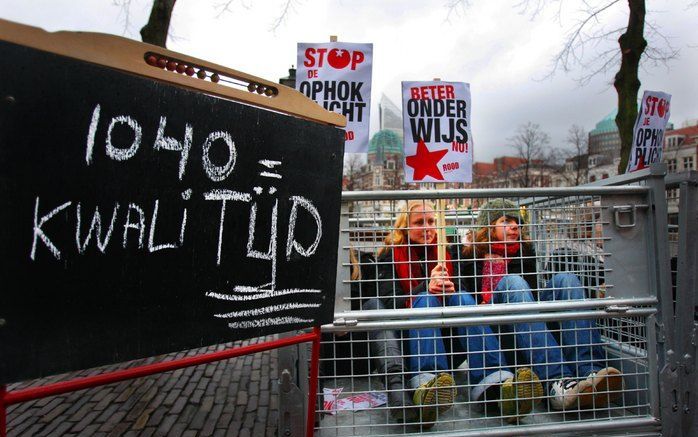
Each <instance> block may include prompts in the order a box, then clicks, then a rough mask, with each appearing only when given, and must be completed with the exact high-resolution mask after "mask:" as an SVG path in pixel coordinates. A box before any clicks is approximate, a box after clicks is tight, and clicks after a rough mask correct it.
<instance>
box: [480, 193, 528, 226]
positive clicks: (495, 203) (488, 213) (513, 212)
mask: <svg viewBox="0 0 698 437" xmlns="http://www.w3.org/2000/svg"><path fill="white" fill-rule="evenodd" d="M502 216H507V217H511V218H515V219H516V220H517V221H518V222H519V224H522V223H523V222H524V219H523V216H522V215H521V210H520V209H519V207H518V206H516V204H515V203H514V202H512V201H511V200H507V199H494V200H490V201H489V202H487V203H485V204H484V205H482V207H481V208H480V212H479V213H478V215H477V225H478V226H479V227H481V228H482V227H485V226H487V225H489V224H490V223H492V222H493V221H495V220H497V219H498V218H499V217H502Z"/></svg>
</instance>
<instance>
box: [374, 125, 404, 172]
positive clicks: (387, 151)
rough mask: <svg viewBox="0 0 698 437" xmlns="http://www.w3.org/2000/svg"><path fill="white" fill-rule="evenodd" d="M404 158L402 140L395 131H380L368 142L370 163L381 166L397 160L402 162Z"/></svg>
mask: <svg viewBox="0 0 698 437" xmlns="http://www.w3.org/2000/svg"><path fill="white" fill-rule="evenodd" d="M402 156H403V148H402V138H400V136H399V135H398V134H397V133H395V132H394V131H393V130H389V129H383V130H381V131H378V132H376V134H375V135H373V137H372V138H371V140H370V141H369V142H368V162H372V163H376V164H381V163H384V162H386V161H387V160H389V159H395V158H397V159H398V160H400V162H402Z"/></svg>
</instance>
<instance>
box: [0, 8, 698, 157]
mask: <svg viewBox="0 0 698 437" xmlns="http://www.w3.org/2000/svg"><path fill="white" fill-rule="evenodd" d="M518 2H519V1H518V0H516V1H505V0H497V1H486V0H470V1H469V3H470V6H469V7H468V8H467V9H466V10H463V9H459V10H457V11H455V13H453V14H451V15H450V16H449V14H448V12H449V11H448V9H447V8H446V7H445V6H444V5H445V3H446V0H438V1H419V0H385V1H382V0H328V1H323V0H298V1H296V3H295V4H294V7H293V10H290V11H289V12H288V14H287V15H286V20H285V21H284V22H283V23H282V24H281V25H280V26H279V27H278V28H277V29H276V30H275V31H272V30H270V29H271V27H272V25H273V23H274V21H275V19H276V18H277V17H278V16H279V15H280V14H281V11H280V8H281V7H282V6H283V4H285V1H282V0H266V1H253V0H247V1H243V0H237V1H233V2H231V3H232V5H231V11H230V12H222V11H221V10H220V8H219V7H217V5H220V4H222V3H224V0H178V1H177V4H176V6H175V9H174V14H173V19H172V23H171V27H170V39H169V41H168V48H169V49H171V50H174V51H178V52H182V53H186V54H188V55H192V56H195V57H198V58H202V59H205V60H209V61H212V62H215V63H218V64H222V65H225V66H227V67H230V68H233V69H236V70H241V71H244V72H246V73H250V74H253V75H256V76H260V77H263V78H265V79H268V80H272V81H278V78H279V77H282V76H286V75H287V70H288V68H289V67H290V66H291V65H295V63H296V43H298V42H326V41H328V40H329V36H330V35H337V36H338V37H339V40H340V41H346V42H359V43H365V42H370V43H373V50H374V66H373V93H372V99H373V105H372V109H371V112H372V115H373V117H372V126H371V130H372V132H375V131H376V130H377V124H378V123H377V114H378V111H377V103H378V101H379V100H380V97H381V95H382V94H386V95H387V96H388V97H389V98H390V99H391V100H393V102H394V103H395V104H396V105H398V107H399V106H400V105H401V104H400V82H401V81H403V80H431V79H432V78H435V77H439V78H441V79H442V80H445V81H462V82H468V83H470V86H471V92H472V99H473V106H472V108H473V112H472V126H473V137H474V142H475V159H476V160H477V161H491V160H492V159H493V158H494V157H496V156H500V155H504V154H511V153H512V152H513V151H512V149H511V148H510V147H508V146H507V145H508V144H509V141H508V140H507V139H508V138H511V137H512V136H513V135H514V134H515V131H516V128H517V127H518V126H519V125H521V124H523V123H526V122H528V121H531V122H534V123H538V124H539V125H540V126H541V128H542V129H543V130H544V131H546V132H548V133H549V134H550V136H551V138H552V141H551V143H552V145H555V146H564V145H565V138H566V132H567V130H568V129H569V127H570V126H571V125H572V124H579V125H581V126H583V127H584V128H585V129H586V130H587V131H588V130H591V129H593V128H594V125H595V123H596V122H598V121H599V120H601V119H602V118H603V117H604V116H606V115H607V114H608V113H609V112H611V111H612V110H613V109H614V108H615V106H616V94H615V90H614V89H613V87H612V86H611V82H612V80H613V75H614V74H615V71H616V68H613V69H611V71H608V72H607V73H605V74H603V75H599V76H596V77H595V78H594V79H593V80H592V81H591V82H590V83H588V84H586V85H584V86H580V85H579V84H578V83H577V82H576V81H575V79H576V78H578V77H580V76H582V75H583V74H584V73H585V70H584V69H583V68H577V69H575V70H573V71H571V72H569V73H565V72H563V71H558V72H557V73H556V74H555V75H554V76H553V77H552V78H545V76H546V75H548V73H549V72H550V71H551V59H552V57H553V56H554V54H555V53H556V52H557V51H558V50H559V49H560V48H561V47H562V44H563V43H564V41H565V34H566V32H568V31H569V29H570V28H571V26H572V25H573V24H574V23H575V22H576V21H577V20H579V19H581V18H582V17H583V15H582V14H581V13H580V12H579V11H578V10H577V7H579V6H580V5H581V2H577V1H568V2H566V3H563V5H564V8H563V9H562V10H561V18H562V23H559V22H558V21H556V19H555V15H554V13H555V12H557V10H558V8H557V6H556V5H553V6H552V7H548V8H547V9H545V10H544V11H542V12H541V13H540V14H538V16H537V17H536V18H535V19H531V14H530V13H529V14H521V13H519V10H517V9H514V8H513V6H512V5H513V4H515V3H518ZM120 3H123V2H120ZM130 3H131V6H130V8H129V15H128V17H127V16H126V15H125V14H124V10H123V8H122V7H120V6H119V5H118V4H115V2H114V1H110V0H45V1H42V0H0V17H1V18H4V19H8V20H13V21H17V22H21V23H24V24H31V25H34V26H39V27H42V28H44V29H46V30H50V31H55V30H81V31H93V32H104V33H111V34H116V35H122V36H126V37H128V38H133V39H139V38H140V35H139V33H138V31H139V29H140V28H141V27H142V26H143V25H144V24H145V22H146V20H147V17H148V14H149V12H150V6H151V4H152V2H151V1H146V0H131V2H130ZM532 3H536V2H532ZM647 3H648V5H647V9H648V14H647V18H648V20H649V21H650V22H651V23H652V24H653V25H654V26H656V27H658V28H660V29H662V32H663V33H664V35H665V36H666V37H668V38H669V40H670V41H671V44H672V45H673V46H674V48H676V49H679V50H680V54H679V57H678V59H675V60H673V61H671V62H670V63H669V65H668V67H667V66H664V65H660V66H653V65H650V64H647V65H646V68H645V69H644V70H642V71H641V73H640V80H641V81H642V87H641V91H640V95H641V93H642V90H644V89H650V90H656V91H665V92H668V93H670V94H671V95H672V102H671V103H672V106H671V121H672V122H673V123H674V124H675V125H677V127H678V126H680V125H681V124H682V123H683V122H684V121H686V120H687V119H695V118H698V84H697V83H696V77H697V75H698V32H697V31H696V23H698V6H694V7H693V8H689V7H688V6H687V5H688V4H689V3H691V2H688V1H679V0H663V1H662V0H659V1H648V2H647ZM599 21H600V24H602V25H603V26H605V27H604V28H605V29H607V30H611V29H614V28H618V27H621V26H623V25H624V24H625V23H626V22H627V2H626V1H619V2H618V4H617V5H615V6H613V7H611V8H609V10H607V11H605V12H604V13H603V14H602V15H601V16H600V17H599ZM615 44H616V43H612V42H609V43H606V44H601V45H599V46H598V47H591V46H590V47H587V53H588V54H593V53H596V52H600V51H603V50H606V49H614V47H617V45H615Z"/></svg>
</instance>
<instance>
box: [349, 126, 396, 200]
mask: <svg viewBox="0 0 698 437" xmlns="http://www.w3.org/2000/svg"><path fill="white" fill-rule="evenodd" d="M402 160H403V147H402V138H401V137H400V135H398V134H397V133H396V132H394V131H393V130H391V129H383V130H380V131H378V132H376V133H375V134H374V135H373V137H371V140H370V141H369V143H368V152H367V161H368V162H367V163H366V165H365V166H363V168H362V171H361V172H360V174H359V175H357V176H358V177H357V179H358V180H357V181H356V182H358V183H357V184H355V186H357V185H358V187H357V189H360V190H396V189H400V188H401V187H402V185H404V179H405V178H404V175H403V169H402Z"/></svg>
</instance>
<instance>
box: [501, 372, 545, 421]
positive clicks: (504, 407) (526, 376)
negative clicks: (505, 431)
mask: <svg viewBox="0 0 698 437" xmlns="http://www.w3.org/2000/svg"><path fill="white" fill-rule="evenodd" d="M542 397H543V384H541V383H540V380H539V379H538V376H537V375H536V374H535V373H534V372H533V370H531V369H530V368H528V367H523V368H521V369H518V370H517V371H516V375H514V377H513V378H509V379H507V380H506V381H504V382H503V383H502V384H501V385H500V400H499V410H500V412H501V413H502V416H505V418H506V421H507V422H509V423H516V422H518V420H519V418H520V417H522V416H525V415H527V414H528V413H530V412H531V411H532V410H533V408H534V407H535V406H536V404H538V402H540V399H541V398H542Z"/></svg>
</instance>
